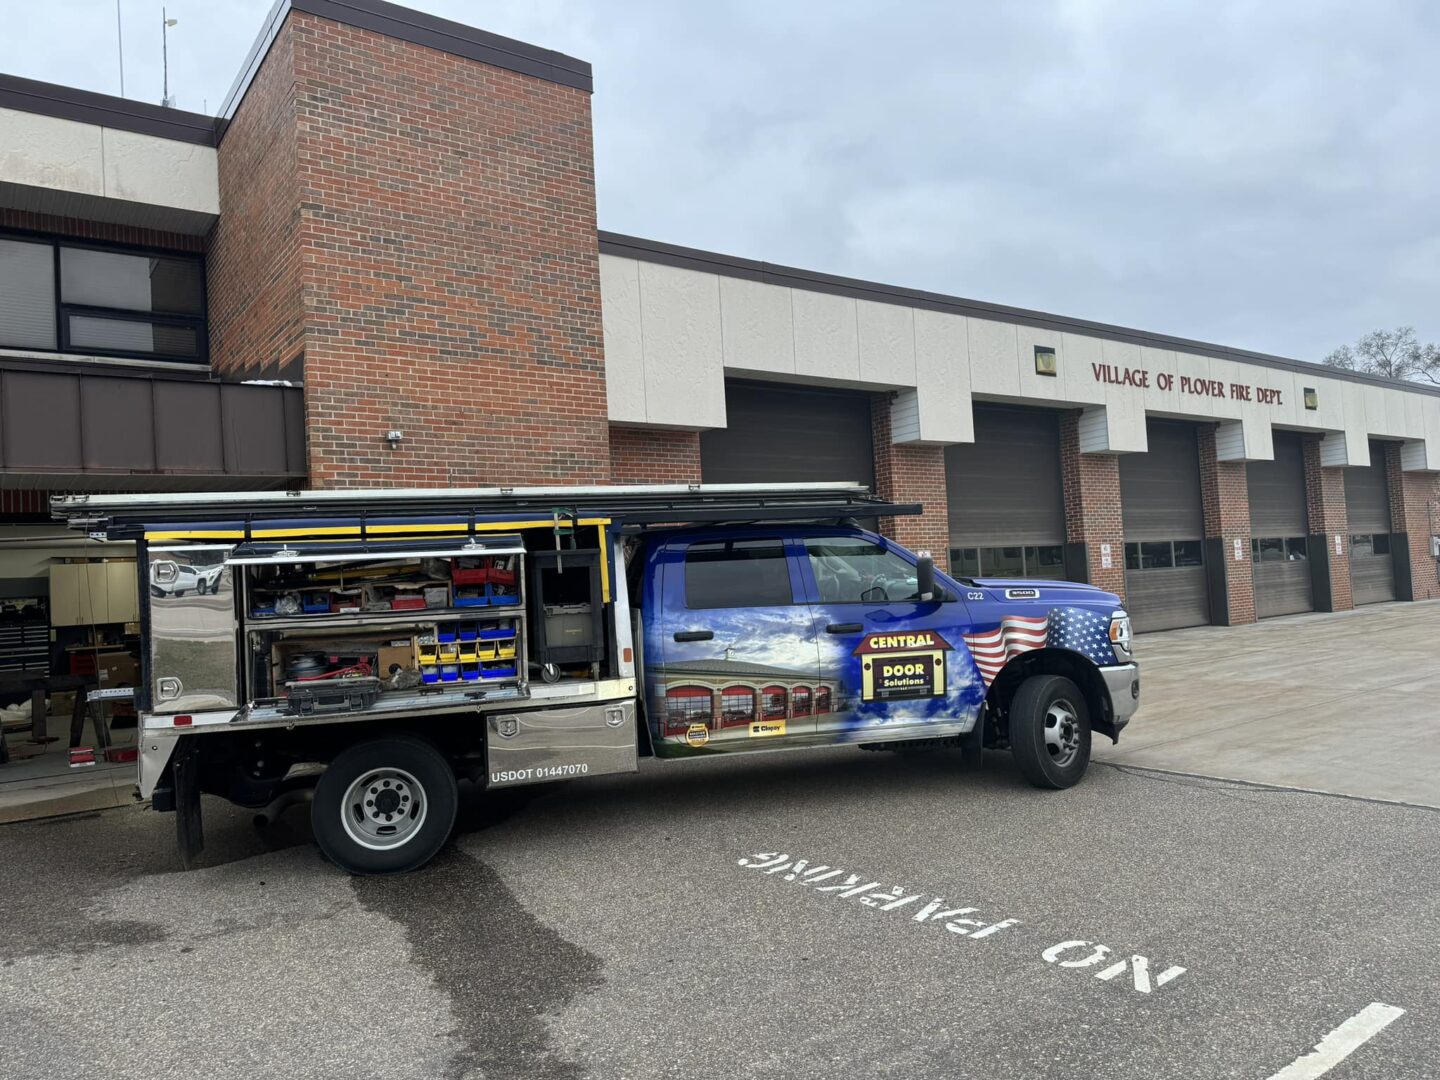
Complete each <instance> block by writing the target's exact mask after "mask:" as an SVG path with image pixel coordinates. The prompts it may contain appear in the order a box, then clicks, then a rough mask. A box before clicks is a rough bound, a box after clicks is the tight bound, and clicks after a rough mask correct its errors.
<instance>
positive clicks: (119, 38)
mask: <svg viewBox="0 0 1440 1080" xmlns="http://www.w3.org/2000/svg"><path fill="white" fill-rule="evenodd" d="M115 50H116V51H117V52H118V53H119V54H120V96H121V97H124V96H125V37H124V35H123V34H122V33H121V31H120V0H115Z"/></svg>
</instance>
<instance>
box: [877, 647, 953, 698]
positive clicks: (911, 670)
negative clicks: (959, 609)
mask: <svg viewBox="0 0 1440 1080" xmlns="http://www.w3.org/2000/svg"><path fill="white" fill-rule="evenodd" d="M950 648H951V645H950V643H949V642H948V641H946V640H945V639H944V638H942V637H941V636H940V635H939V634H937V633H935V632H934V631H933V630H916V631H912V632H910V633H903V634H866V635H865V636H864V637H863V638H861V639H860V644H859V645H857V646H855V652H854V655H855V656H858V657H859V658H860V676H861V679H860V697H861V700H863V701H899V700H903V699H905V698H927V697H939V696H941V695H942V694H944V693H945V654H946V653H947V652H949V651H950Z"/></svg>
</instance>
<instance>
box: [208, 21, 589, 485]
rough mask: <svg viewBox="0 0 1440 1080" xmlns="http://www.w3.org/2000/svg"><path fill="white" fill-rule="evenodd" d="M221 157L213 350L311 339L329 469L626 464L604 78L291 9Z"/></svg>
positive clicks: (245, 360) (547, 468)
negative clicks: (600, 211) (599, 210)
mask: <svg viewBox="0 0 1440 1080" xmlns="http://www.w3.org/2000/svg"><path fill="white" fill-rule="evenodd" d="M220 154H221V156H220V179H221V222H222V228H223V229H228V232H225V233H224V234H223V235H220V234H217V238H216V241H217V242H216V246H215V250H214V252H213V255H212V263H213V266H214V268H213V272H214V274H215V275H216V277H217V285H218V280H219V279H223V280H224V281H226V282H227V287H230V286H233V287H234V288H235V290H236V291H235V292H234V294H233V299H231V298H230V296H229V295H227V296H226V297H223V298H222V301H223V302H224V304H225V305H226V306H225V309H224V310H223V311H217V312H215V313H213V314H212V327H213V332H212V348H213V349H214V351H215V354H216V366H217V367H220V368H221V369H222V370H227V371H245V372H261V371H270V370H276V369H277V368H279V367H280V366H282V365H285V364H286V363H288V362H289V361H290V360H291V359H293V358H294V357H295V356H296V355H298V354H300V353H302V352H303V355H304V381H305V403H306V424H307V429H308V443H309V453H310V474H311V476H310V479H311V483H312V484H314V485H315V486H317V487H359V486H372V485H374V486H378V485H397V486H405V485H470V484H496V483H504V484H545V483H596V482H603V481H606V480H608V479H609V478H610V476H611V468H610V455H609V422H608V419H607V415H606V402H605V372H604V359H603V353H602V334H601V322H600V282H599V244H598V236H597V231H596V223H595V198H594V175H593V162H592V148H591V128H590V99H589V95H588V94H587V93H585V92H583V91H580V90H575V89H571V88H569V87H564V86H559V85H556V84H554V83H551V82H548V81H545V80H542V79H538V78H531V77H529V76H525V75H520V74H516V73H514V72H510V71H504V70H501V69H499V68H494V67H491V66H489V65H487V64H483V63H478V62H475V61H472V60H467V59H464V58H462V57H457V56H453V55H450V54H448V53H441V52H437V51H435V50H432V49H427V48H424V47H423V46H419V45H414V44H410V43H408V42H403V41H399V40H397V39H393V38H388V37H384V36H381V35H379V34H375V33H372V32H370V31H366V30H361V29H358V28H356V27H352V26H345V25H341V24H339V23H335V22H331V21H329V20H327V19H322V18H318V17H315V16H312V15H306V14H301V13H297V12H294V11H292V12H291V13H290V15H289V16H288V17H287V19H286V24H285V27H284V28H283V29H282V31H281V33H280V36H279V37H278V38H277V39H276V42H275V44H274V45H273V46H272V47H271V50H270V52H269V54H268V55H267V56H266V58H265V61H264V63H263V64H262V65H261V68H260V72H259V74H258V76H257V78H256V80H255V83H254V84H253V85H252V86H251V88H250V90H249V92H248V93H247V94H246V96H245V99H244V101H243V102H242V104H241V106H240V109H239V111H238V113H237V115H236V118H235V120H234V122H233V123H232V125H231V127H230V129H229V130H228V131H227V132H226V135H225V138H224V140H223V141H222V143H221V151H220ZM292 157H293V162H292ZM297 304H298V305H299V306H298V309H297V307H296V305H297ZM391 430H398V431H400V432H402V433H403V439H402V440H401V441H400V443H399V444H398V446H396V447H393V448H392V447H391V446H390V445H389V444H388V443H387V441H386V439H385V435H386V432H388V431H391Z"/></svg>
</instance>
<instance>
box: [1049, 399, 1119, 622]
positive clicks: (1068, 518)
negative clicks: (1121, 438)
mask: <svg viewBox="0 0 1440 1080" xmlns="http://www.w3.org/2000/svg"><path fill="white" fill-rule="evenodd" d="M1060 479H1061V483H1062V484H1063V485H1064V489H1065V540H1066V543H1070V544H1084V545H1085V558H1086V563H1087V574H1088V578H1089V581H1090V584H1092V585H1096V586H1098V587H1099V588H1102V589H1105V590H1107V591H1109V592H1113V593H1115V594H1116V595H1117V596H1119V597H1120V598H1121V599H1122V600H1123V599H1124V597H1125V530H1124V523H1123V521H1122V518H1121V512H1120V459H1119V458H1118V457H1116V456H1115V455H1113V454H1082V453H1081V452H1080V413H1079V411H1078V410H1077V411H1072V412H1066V413H1064V414H1063V415H1062V416H1061V417H1060ZM1102 544H1109V545H1110V566H1109V567H1108V568H1106V567H1105V566H1104V555H1103V552H1102V550H1101V545H1102Z"/></svg>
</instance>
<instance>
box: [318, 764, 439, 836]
mask: <svg viewBox="0 0 1440 1080" xmlns="http://www.w3.org/2000/svg"><path fill="white" fill-rule="evenodd" d="M428 812H429V800H428V799H426V798H425V789H424V787H422V786H421V784H420V781H418V780H416V779H415V777H413V776H412V775H410V774H409V773H408V772H406V771H405V770H404V769H394V768H385V769H374V770H372V771H370V772H368V773H365V774H364V775H362V776H360V777H359V778H358V779H356V780H355V782H354V783H352V784H351V785H350V787H349V788H348V789H346V792H345V798H344V800H343V801H342V802H341V804H340V821H341V822H342V824H344V826H345V833H346V835H347V836H349V837H350V839H351V840H354V841H355V842H356V843H357V844H359V845H360V846H361V847H365V848H369V849H370V850H372V851H390V850H393V849H394V848H398V847H401V846H403V845H404V844H407V843H409V842H410V841H411V840H412V839H414V837H415V834H416V833H418V832H419V831H420V827H421V826H422V825H424V824H425V815H426V813H428Z"/></svg>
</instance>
